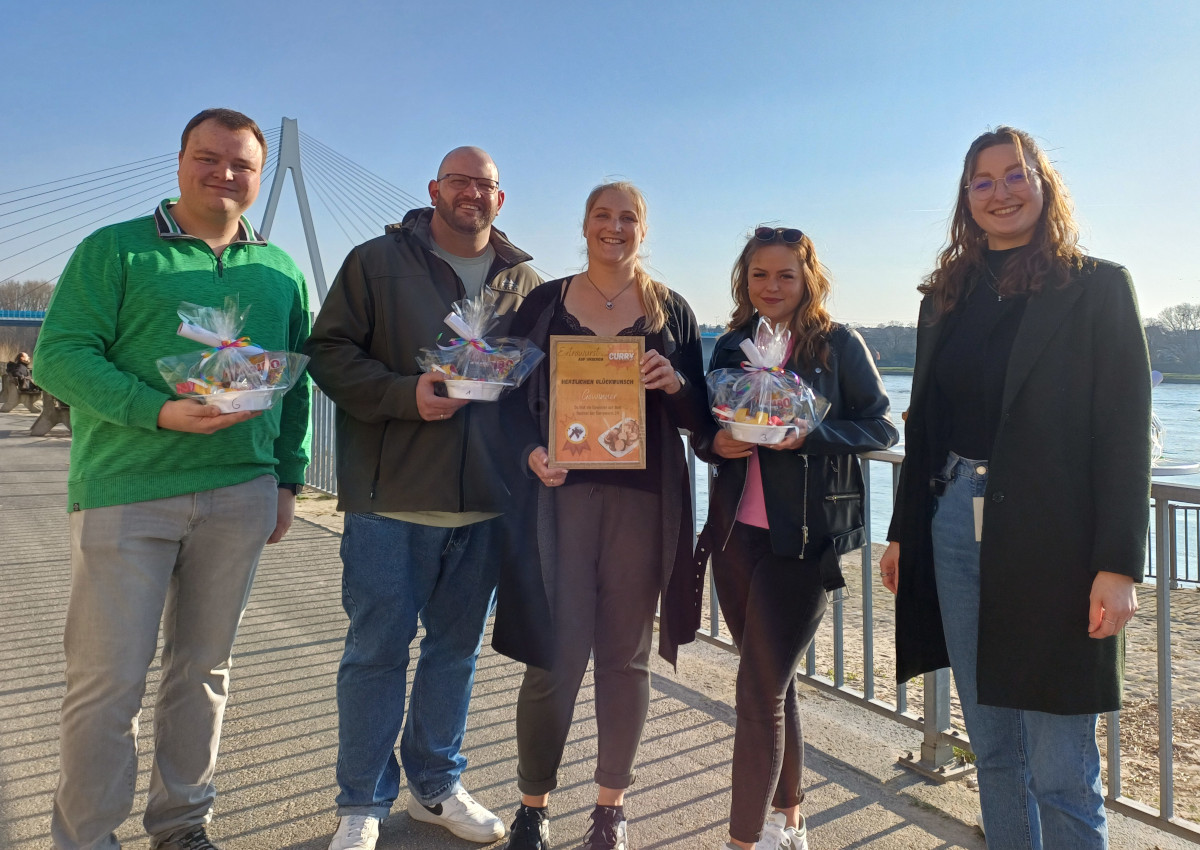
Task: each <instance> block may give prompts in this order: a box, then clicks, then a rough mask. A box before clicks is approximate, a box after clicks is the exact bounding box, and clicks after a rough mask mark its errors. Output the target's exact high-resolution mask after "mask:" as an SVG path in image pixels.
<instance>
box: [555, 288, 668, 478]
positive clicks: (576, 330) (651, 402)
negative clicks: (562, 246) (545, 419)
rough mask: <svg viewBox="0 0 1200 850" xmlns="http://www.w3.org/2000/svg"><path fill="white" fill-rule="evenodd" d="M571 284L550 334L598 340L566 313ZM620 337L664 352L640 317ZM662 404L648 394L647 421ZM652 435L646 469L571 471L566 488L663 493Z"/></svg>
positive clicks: (652, 393) (652, 431)
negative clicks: (618, 488)
mask: <svg viewBox="0 0 1200 850" xmlns="http://www.w3.org/2000/svg"><path fill="white" fill-rule="evenodd" d="M570 286H571V284H570V280H568V281H567V283H566V284H565V285H564V286H563V293H562V294H563V297H562V299H560V300H559V302H558V304H557V305H556V307H555V310H554V318H553V319H551V321H550V333H551V334H563V335H567V336H598V334H597V333H596V332H595V331H593V330H592V329H591V328H589V327H587V326H585V325H583V324H581V323H580V321H579V319H577V318H576V317H575V316H574V314H572V313H571V312H570V311H569V310H567V307H566V303H565V299H566V297H567V290H568V289H569V288H570ZM616 335H617V336H642V337H645V338H646V350H647V351H652V350H653V351H662V346H663V341H662V333H661V332H655V333H649V332H647V330H646V317H645V316H638V318H637V321H635V322H634V323H633V324H632V325H630V326H629V327H627V328H624V329H623V330H621V331H619V332H618V333H617V334H616ZM661 404H662V393H660V392H658V391H656V390H647V392H646V421H647V422H654V421H655V417H656V416H658V407H659V405H661ZM646 430H647V431H648V432H649V433H648V434H647V435H646V458H647V463H646V469H572V470H571V471H570V473H568V474H567V480H566V483H565V484H564V485H563V486H571V485H574V484H617V485H620V486H622V487H634V488H636V489H638V490H645V491H647V492H650V493H659V492H661V490H662V481H661V480H660V478H661V476H660V475H659V472H658V465H657V464H655V463H651V462H650V460H649V459H650V458H652V457H655V456H656V455H657V453H658V452H659V451H661V446H660V445H659V444H658V443H659V437H658V434H657V431H656V429H654V428H647V429H646Z"/></svg>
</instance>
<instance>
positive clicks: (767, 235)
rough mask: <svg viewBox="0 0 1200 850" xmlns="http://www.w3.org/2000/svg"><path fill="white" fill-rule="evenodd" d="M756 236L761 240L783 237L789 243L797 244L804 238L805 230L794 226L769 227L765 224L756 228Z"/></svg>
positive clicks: (770, 240)
mask: <svg viewBox="0 0 1200 850" xmlns="http://www.w3.org/2000/svg"><path fill="white" fill-rule="evenodd" d="M754 238H755V239H757V240H758V241H759V242H774V241H775V240H776V239H782V240H783V241H784V242H786V243H787V244H789V245H795V244H796V243H797V242H799V241H800V240H801V239H803V238H804V232H803V231H801V230H797V229H796V228H794V227H767V226H765V225H764V226H762V227H756V228H754Z"/></svg>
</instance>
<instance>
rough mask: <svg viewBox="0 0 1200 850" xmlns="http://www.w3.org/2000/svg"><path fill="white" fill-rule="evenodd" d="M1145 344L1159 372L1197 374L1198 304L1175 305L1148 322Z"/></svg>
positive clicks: (1199, 350)
mask: <svg viewBox="0 0 1200 850" xmlns="http://www.w3.org/2000/svg"><path fill="white" fill-rule="evenodd" d="M1146 342H1147V343H1148V344H1149V346H1150V364H1151V365H1152V366H1153V367H1154V368H1155V369H1157V370H1159V371H1160V372H1182V373H1185V374H1188V375H1198V374H1200V304H1176V305H1175V306H1174V307H1167V308H1166V309H1165V310H1163V311H1162V312H1161V313H1159V314H1158V315H1157V316H1155V317H1154V318H1153V319H1150V320H1149V321H1147V322H1146Z"/></svg>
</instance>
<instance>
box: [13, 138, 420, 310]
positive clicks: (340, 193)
mask: <svg viewBox="0 0 1200 850" xmlns="http://www.w3.org/2000/svg"><path fill="white" fill-rule="evenodd" d="M264 135H265V136H266V138H267V148H268V151H269V153H268V156H267V161H266V163H265V165H264V167H263V176H262V185H263V188H264V190H266V188H267V187H268V186H269V187H270V189H269V191H264V192H263V193H262V194H260V196H259V197H260V199H262V198H264V197H265V198H266V207H265V209H264V211H263V215H262V219H261V223H260V224H259V230H260V231H261V232H262V234H263V235H264V236H267V237H269V236H270V233H271V228H272V225H273V223H274V220H275V214H276V211H277V210H278V208H279V203H280V199H281V197H282V190H283V188H284V184H285V183H286V180H287V177H288V175H289V174H290V175H291V177H292V179H293V186H294V188H295V194H296V201H297V204H298V206H299V211H300V218H301V223H302V226H303V229H304V237H305V243H306V245H307V247H308V255H309V261H310V263H311V266H312V282H313V285H314V287H315V289H316V294H317V297H318V300H323V299H324V297H325V290H326V283H325V269H324V267H323V265H322V263H321V254H320V248H319V245H318V242H317V232H316V227H315V224H314V222H313V216H312V212H311V209H310V206H309V203H310V201H309V198H310V194H309V193H310V191H311V197H312V198H313V199H314V200H315V201H316V203H317V204H319V205H320V208H321V210H322V211H323V213H324V219H323V220H324V221H331V222H333V225H334V226H335V227H336V228H337V229H338V230H339V231H340V232H341V233H342V235H343V236H345V238H346V239H347V240H348V241H349V242H350V243H351V244H357V243H359V242H364V241H366V240H368V239H371V238H372V237H375V236H379V235H381V234H382V233H383V227H384V225H385V224H388V223H391V222H396V221H400V220H401V219H402V218H403V217H404V214H405V213H406V212H408V210H410V209H412V208H413V207H419V206H426V205H427V204H428V202H427V201H426V200H423V199H422V198H421V197H419V196H417V195H414V194H412V193H410V192H407V191H405V190H404V189H402V188H400V187H399V186H396V185H395V184H393V183H391V182H389V181H388V180H386V179H384V178H383V177H381V176H379V175H378V174H376V173H375V172H373V171H371V170H370V169H368V168H366V167H364V166H362V165H360V164H359V163H357V162H355V161H354V160H352V159H351V158H350V157H348V156H346V155H344V154H342V153H339V152H338V151H336V150H334V149H333V148H332V147H330V146H329V145H326V144H325V143H323V142H321V141H320V140H318V139H315V138H313V137H312V136H310V135H308V134H307V133H304V132H301V131H300V129H299V126H298V124H297V122H296V120H295V119H291V118H284V119H283V121H282V122H281V124H280V126H279V127H278V128H274V129H272V130H268V131H264ZM178 156H179V152H178V151H170V152H168V153H163V154H159V155H157V156H151V157H146V158H144V159H138V160H134V161H132V162H125V163H120V164H118V165H112V166H109V167H107V168H100V169H96V170H93V171H88V172H84V173H81V174H74V175H71V176H68V177H61V178H58V179H55V180H48V181H40V182H37V183H34V184H31V185H27V186H23V187H18V188H13V189H7V190H3V191H0V284H3V283H5V282H8V281H20V280H44V281H46V283H45V284H44V285H45V286H46V287H47V288H48V287H49V286H51V285H52V284H54V283H55V282H56V281H57V280H58V278H59V276H60V275H61V274H62V270H63V267H64V266H65V265H66V262H67V260H68V259H69V257H70V254H71V252H72V251H73V250H74V249H75V246H76V245H78V244H79V242H80V241H82V239H83V238H84V237H85V236H87V235H88V234H89V233H91V232H93V231H94V230H96V229H98V228H100V227H103V226H104V225H107V224H113V223H115V222H118V221H125V220H127V219H130V218H135V217H137V216H139V215H146V214H149V213H151V212H152V211H153V210H154V208H155V207H156V206H157V205H158V203H159V201H161V200H162V199H163V198H165V197H170V196H172V195H175V194H176V193H177V192H178V181H177V179H176V170H177V168H178ZM29 294H30V293H26V295H29ZM6 312H15V311H4V312H0V325H2V324H30V323H37V322H39V321H40V316H37V315H33V316H30V315H22V316H15V315H13V316H9V315H5V313H6ZM19 312H21V313H26V314H27V313H29V312H30V311H26V310H22V311H19ZM33 312H35V313H36V312H37V311H33Z"/></svg>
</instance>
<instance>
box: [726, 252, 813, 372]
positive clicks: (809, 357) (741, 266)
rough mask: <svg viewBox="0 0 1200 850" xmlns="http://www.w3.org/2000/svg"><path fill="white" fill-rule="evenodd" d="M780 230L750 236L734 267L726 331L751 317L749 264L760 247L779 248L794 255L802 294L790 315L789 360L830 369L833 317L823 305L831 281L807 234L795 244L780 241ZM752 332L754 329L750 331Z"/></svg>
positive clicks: (752, 310) (739, 325) (748, 320)
mask: <svg viewBox="0 0 1200 850" xmlns="http://www.w3.org/2000/svg"><path fill="white" fill-rule="evenodd" d="M780 230H781V229H780V228H776V229H775V234H774V236H772V237H771V238H770V239H759V238H758V237H757V236H754V235H751V236H750V238H749V239H748V240H747V241H746V246H745V247H744V248H742V253H741V254H739V255H738V258H737V262H735V263H734V264H733V274H732V276H731V283H732V289H733V315H732V316H730V318H729V329H730V330H734V329H736V328H741V327H745V326H746V325H749V324H750V321H751V320H752V319H753V318H754V314H755V312H756V311H755V309H754V305H753V304H752V303H751V302H750V263H751V262H752V261H753V260H754V255H755V254H756V253H757V252H758V250H759V249H760V248H765V247H766V246H768V245H782V246H783V247H785V248H787V249H788V250H789V251H791V252H792V253H793V254H795V255H796V262H797V264H798V265H799V266H800V278H801V283H802V284H803V286H804V293H803V294H802V295H801V296H800V306H799V307H797V308H796V312H795V314H794V315H793V316H792V323H791V326H790V328H791V331H792V359H794V360H796V361H797V362H798V363H801V364H803V365H804V366H807V367H811V366H815V365H817V364H818V363H819V364H820V365H822V366H824V367H826V368H828V367H829V332H830V331H832V330H833V317H832V316H831V315H829V309H828V308H827V307H826V306H825V302H826V301H828V300H829V293H830V292H831V291H832V290H833V282H832V281H831V280H830V279H829V274H828V273H827V272H826V270H825V267H824V266H823V265H821V261H820V260H818V259H817V249H816V248H815V247H814V246H813V243H812V240H811V239H809V238H808V236H807V235H805V234H801V236H800V239H799V241H797V242H785V241H783V239H782V238H781V237H782V233H781V232H780ZM751 330H753V329H751Z"/></svg>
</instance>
